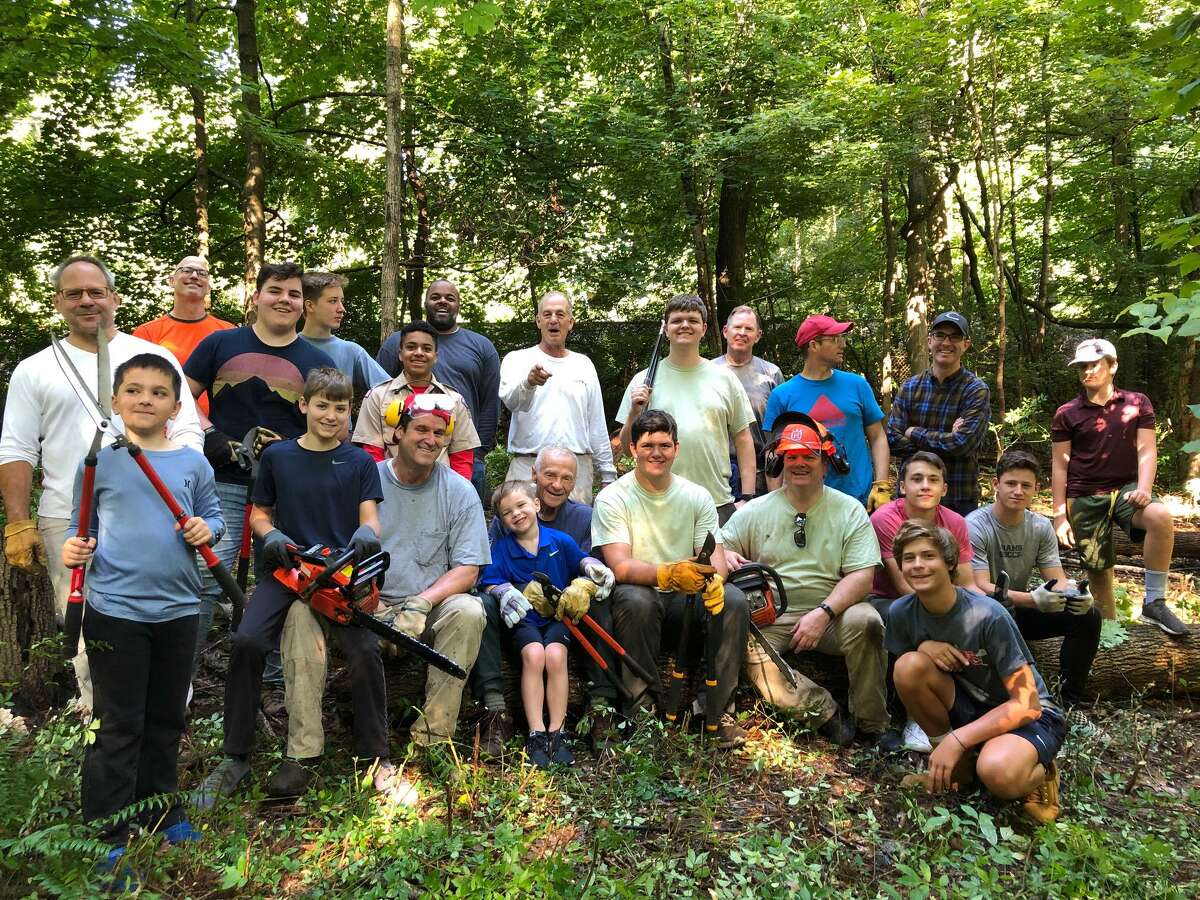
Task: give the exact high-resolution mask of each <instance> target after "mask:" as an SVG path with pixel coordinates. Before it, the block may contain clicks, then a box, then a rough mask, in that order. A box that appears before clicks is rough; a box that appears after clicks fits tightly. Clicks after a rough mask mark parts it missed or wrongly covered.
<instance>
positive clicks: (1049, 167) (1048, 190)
mask: <svg viewBox="0 0 1200 900" xmlns="http://www.w3.org/2000/svg"><path fill="white" fill-rule="evenodd" d="M1049 53H1050V35H1049V34H1046V35H1045V36H1043V37H1042V61H1041V70H1042V71H1041V74H1042V84H1043V85H1045V87H1044V89H1043V91H1042V98H1043V108H1042V147H1043V151H1044V158H1043V162H1042V236H1041V253H1040V255H1039V263H1038V284H1037V304H1038V307H1039V308H1040V309H1049V308H1050V224H1051V222H1052V210H1053V207H1054V137H1053V132H1052V131H1051V129H1050V118H1051V113H1052V111H1053V108H1054V105H1053V102H1052V101H1051V94H1050V89H1049V84H1050V81H1049V79H1048V77H1047V73H1046V57H1047V56H1048V55H1049ZM1045 345H1046V317H1045V316H1041V315H1039V316H1038V330H1037V336H1036V338H1035V339H1034V340H1033V342H1032V344H1031V346H1030V348H1029V355H1030V358H1037V357H1040V356H1041V355H1042V348H1043V347H1045Z"/></svg>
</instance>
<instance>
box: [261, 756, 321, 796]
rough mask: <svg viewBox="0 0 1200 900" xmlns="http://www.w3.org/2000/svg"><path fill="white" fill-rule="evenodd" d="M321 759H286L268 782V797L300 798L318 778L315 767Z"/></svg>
mask: <svg viewBox="0 0 1200 900" xmlns="http://www.w3.org/2000/svg"><path fill="white" fill-rule="evenodd" d="M318 759H320V757H314V758H313V759H285V760H284V761H283V765H281V766H280V767H279V768H278V769H276V770H275V774H274V775H272V776H271V780H270V781H268V782H267V796H268V797H299V796H300V795H301V794H303V793H304V792H305V791H307V790H308V786H309V785H310V784H312V780H313V778H314V777H315V776H316V774H317V773H316V771H315V769H314V766H315V764H316V762H317V760H318Z"/></svg>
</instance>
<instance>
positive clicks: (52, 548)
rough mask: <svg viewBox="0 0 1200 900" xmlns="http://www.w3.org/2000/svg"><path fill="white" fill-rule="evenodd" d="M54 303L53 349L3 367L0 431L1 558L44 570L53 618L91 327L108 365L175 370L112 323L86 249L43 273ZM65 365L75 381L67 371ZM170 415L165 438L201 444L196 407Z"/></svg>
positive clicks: (83, 693) (108, 299) (87, 687)
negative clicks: (152, 363) (101, 336)
mask: <svg viewBox="0 0 1200 900" xmlns="http://www.w3.org/2000/svg"><path fill="white" fill-rule="evenodd" d="M51 282H52V283H53V285H54V308H55V309H56V310H57V311H58V314H59V315H60V316H62V319H63V321H64V322H65V323H66V326H67V337H66V339H65V340H63V341H62V342H61V343H60V345H59V346H61V348H62V351H61V352H62V353H64V354H65V358H64V357H63V356H60V355H59V352H60V351H59V350H58V349H56V348H55V347H54V346H50V347H47V348H46V349H45V350H41V351H39V352H38V353H35V354H34V355H33V356H30V357H28V358H26V359H23V360H21V362H19V363H18V364H17V367H16V368H15V369H14V370H13V373H12V378H11V379H10V380H9V384H8V397H7V399H6V401H5V405H4V426H3V429H2V431H0V497H3V500H4V511H5V516H6V519H7V523H8V524H7V525H5V527H4V553H5V556H6V557H7V558H8V562H9V564H10V565H13V566H16V567H17V568H19V569H23V570H24V571H26V572H30V573H35V574H36V573H38V572H40V571H41V570H42V568H43V567H45V568H46V569H48V570H49V573H50V583H51V585H52V586H53V588H54V603H55V613H56V615H57V616H58V619H59V621H60V622H62V620H63V617H64V615H65V613H66V603H67V595H68V594H69V593H70V584H71V570H70V569H68V568H66V567H65V566H64V565H63V563H62V546H63V543H64V542H65V541H66V539H67V536H68V535H67V532H68V527H69V524H70V518H71V501H72V495H73V492H74V483H75V472H76V470H77V469H78V468H79V462H80V460H82V459H83V457H84V454H85V453H86V452H87V448H88V445H89V444H90V443H91V440H92V436H93V435H94V434H95V431H96V419H95V415H96V413H95V410H94V408H92V407H91V406H90V401H87V400H86V399H84V398H85V396H86V395H85V394H84V389H86V390H87V391H90V392H91V393H92V395H93V396H95V394H96V380H97V374H98V373H97V363H96V354H97V346H98V345H97V334H98V332H99V331H100V329H101V328H103V329H104V332H105V334H106V335H107V336H108V355H109V366H110V368H111V369H112V371H114V372H115V371H116V369H117V367H118V366H120V365H121V363H123V362H125V361H126V360H127V359H129V358H131V357H133V356H136V355H138V354H139V353H154V354H157V355H158V356H161V357H163V358H165V359H167V360H169V361H170V363H171V365H173V366H174V367H175V368H176V369H178V370H179V374H180V376H181V377H182V375H183V370H182V369H181V368H180V366H179V363H178V362H177V361H176V360H175V358H174V357H173V356H171V354H170V353H169V352H167V351H166V350H164V349H163V348H162V347H159V346H156V345H155V344H152V343H149V342H148V341H144V340H142V339H141V338H137V337H134V336H133V335H130V334H125V333H123V332H120V331H117V327H116V325H115V324H114V322H113V316H114V314H115V312H116V308H117V305H118V304H119V303H120V298H119V297H118V296H117V293H116V291H115V289H114V288H115V285H114V282H113V276H112V273H111V272H110V271H109V270H108V267H107V266H105V265H104V263H103V262H101V261H100V260H99V259H97V258H96V257H94V256H82V255H81V256H72V257H70V258H69V259H67V260H65V261H64V262H63V263H62V264H61V265H60V266H59V267H58V268H56V269H55V270H54V273H53V274H52V275H51ZM72 365H73V366H74V368H75V370H76V371H77V372H78V376H79V378H81V379H82V384H80V383H79V382H78V381H77V380H76V374H75V372H73V371H72V369H71V366H72ZM179 399H180V404H181V405H180V410H179V414H178V415H177V416H176V417H175V418H174V419H173V420H172V421H171V424H170V438H171V440H173V441H175V442H178V443H181V444H185V445H187V446H189V447H192V448H193V449H195V450H200V449H201V447H202V446H203V443H204V441H203V437H202V432H201V428H200V422H199V420H198V418H197V416H196V405H195V403H194V402H193V401H192V398H191V397H190V396H183V397H180V398H179ZM39 466H40V467H41V471H42V495H41V498H40V500H39V501H38V518H37V523H36V524H35V523H34V521H33V518H32V515H31V507H30V500H31V496H32V492H33V472H34V469H35V468H37V467H39ZM74 662H75V673H76V677H77V679H78V682H79V689H80V706H81V707H82V708H84V709H90V708H91V704H92V696H91V695H92V687H91V681H90V678H89V675H88V667H87V656H86V654H83V653H80V654H79V655H78V656H77V657H76V658H75V661H74Z"/></svg>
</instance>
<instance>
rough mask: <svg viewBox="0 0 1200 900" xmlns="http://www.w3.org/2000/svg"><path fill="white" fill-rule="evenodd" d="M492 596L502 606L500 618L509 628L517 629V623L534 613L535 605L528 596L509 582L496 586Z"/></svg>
mask: <svg viewBox="0 0 1200 900" xmlns="http://www.w3.org/2000/svg"><path fill="white" fill-rule="evenodd" d="M491 594H492V596H493V597H495V598H496V601H497V602H498V603H499V604H500V618H501V619H503V620H504V624H505V625H507V626H508V627H509V628H515V627H516V625H517V623H518V622H520V621H521V620H522V619H523V618H525V614H526V613H530V612H532V611H533V605H532V604H531V603H530V602H529V600H528V599H527V598H526V596H525V595H524V594H522V593H521V592H520V591H518V590H517V589H516V588H515V587H513V586H512V585H511V584H509V583H508V582H507V581H506V582H504V584H497V585H495V586H494V587H493V588H492V589H491Z"/></svg>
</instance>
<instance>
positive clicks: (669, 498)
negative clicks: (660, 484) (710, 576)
mask: <svg viewBox="0 0 1200 900" xmlns="http://www.w3.org/2000/svg"><path fill="white" fill-rule="evenodd" d="M710 531H711V532H712V536H713V537H714V538H715V539H716V541H717V543H718V544H719V543H721V529H720V526H719V525H718V524H717V507H716V504H714V503H713V499H712V497H711V496H709V493H708V491H706V490H705V489H704V488H702V487H700V485H698V484H695V483H693V482H691V481H688V480H687V479H686V478H680V477H679V476H678V475H672V476H671V484H670V486H669V487H668V488H667V489H666V490H665V491H663V492H662V493H661V494H653V493H651V492H650V491H648V490H646V489H645V488H644V487H642V486H641V484H639V483H638V480H637V473H636V472H626V473H625V474H624V475H622V476H621V477H620V478H618V479H617V480H616V481H614V482H613V483H612V484H610V485H609V486H608V487H606V488H605V489H604V490H602V491H601V492H600V493H599V494H597V495H596V505H595V506H594V507H593V508H592V548H593V549H595V548H597V547H602V546H604V545H605V544H628V545H629V552H630V554H631V555H632V556H633V558H634V559H636V560H639V561H641V562H644V563H650V564H651V565H656V566H657V565H660V564H662V563H668V562H675V561H677V560H680V559H687V558H689V557H691V556H695V555H696V552H697V551H698V550H699V549H700V548H701V547H703V546H704V541H705V538H707V536H708V533H709V532H710Z"/></svg>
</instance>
